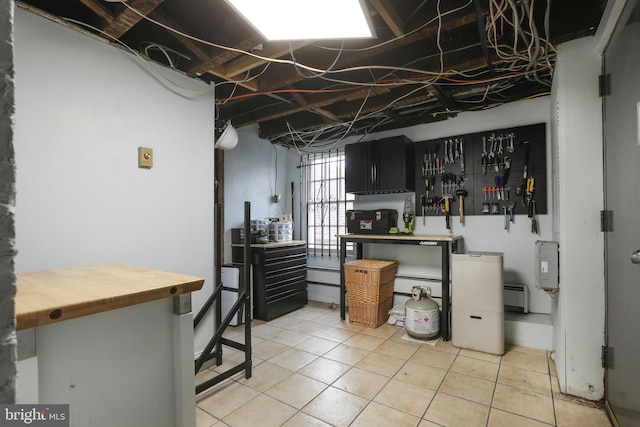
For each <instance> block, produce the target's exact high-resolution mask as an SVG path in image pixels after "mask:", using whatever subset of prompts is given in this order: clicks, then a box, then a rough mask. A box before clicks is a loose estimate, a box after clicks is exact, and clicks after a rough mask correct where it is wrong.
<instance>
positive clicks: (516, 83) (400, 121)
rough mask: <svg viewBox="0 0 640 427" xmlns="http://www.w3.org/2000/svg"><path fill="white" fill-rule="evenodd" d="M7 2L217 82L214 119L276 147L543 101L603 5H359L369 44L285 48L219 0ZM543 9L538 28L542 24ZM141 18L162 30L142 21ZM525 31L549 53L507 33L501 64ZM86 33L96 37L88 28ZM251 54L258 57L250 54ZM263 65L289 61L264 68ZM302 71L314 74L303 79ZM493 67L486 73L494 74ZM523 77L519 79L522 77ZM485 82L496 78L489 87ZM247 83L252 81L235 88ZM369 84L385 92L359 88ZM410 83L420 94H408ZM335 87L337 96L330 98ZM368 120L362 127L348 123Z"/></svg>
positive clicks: (387, 1)
mask: <svg viewBox="0 0 640 427" xmlns="http://www.w3.org/2000/svg"><path fill="white" fill-rule="evenodd" d="M16 4H17V5H20V4H26V5H27V7H26V8H28V9H29V10H33V11H35V10H37V9H41V10H42V11H43V13H44V14H46V15H43V16H48V17H60V21H59V22H65V25H70V24H69V22H71V21H69V20H68V21H64V19H63V17H67V18H71V20H75V21H78V22H84V23H86V24H87V25H86V27H85V26H81V25H79V26H81V27H82V31H83V32H84V33H92V32H93V33H95V35H96V36H97V37H102V38H104V34H103V33H101V32H100V31H104V32H105V33H106V34H108V35H110V36H111V37H115V38H117V39H118V41H119V42H120V43H124V44H126V45H128V46H129V47H130V48H131V49H137V50H140V51H141V52H142V53H143V54H146V55H150V54H151V53H152V54H153V55H154V61H156V62H160V63H162V62H163V61H166V62H167V64H168V65H170V66H171V67H173V68H175V69H177V70H179V71H183V72H185V73H186V74H187V75H188V76H190V77H193V78H198V79H201V80H204V81H205V82H207V83H211V84H215V85H217V86H216V96H217V97H218V98H219V102H218V105H217V109H218V110H217V117H219V119H220V120H222V121H226V120H232V122H233V125H234V126H235V127H242V126H246V125H250V124H258V125H259V126H260V132H261V134H262V135H263V136H265V137H268V138H270V139H272V140H274V141H278V143H285V144H286V139H287V138H288V137H289V135H290V131H289V128H288V126H287V124H288V125H290V126H293V129H292V132H291V134H295V132H296V131H302V130H319V131H322V132H325V129H329V131H327V135H329V136H332V135H335V133H334V130H333V125H336V126H337V128H342V129H348V128H350V126H349V125H350V123H352V122H353V123H354V125H353V126H352V129H353V130H354V131H355V130H358V131H359V132H365V133H368V132H371V131H379V130H383V129H390V128H393V127H399V126H410V125H412V124H416V123H422V122H429V121H435V120H442V119H446V118H447V117H448V116H449V115H450V114H451V113H452V112H453V113H455V112H456V111H466V110H478V109H482V108H487V107H492V106H495V105H497V104H500V103H504V102H510V101H514V100H518V99H522V98H524V97H528V96H532V95H533V96H536V95H538V94H541V93H546V92H548V85H550V81H551V72H552V70H553V67H554V63H555V62H554V61H555V57H554V53H555V52H554V48H555V46H556V45H557V43H559V42H564V41H567V40H571V39H574V38H578V37H582V36H586V35H590V34H593V33H594V32H595V30H596V28H597V25H598V22H599V19H600V17H601V16H602V12H603V11H604V7H605V5H606V0H582V1H581V2H580V4H579V6H576V5H574V4H573V3H572V2H552V1H545V2H532V1H530V2H511V1H509V2H503V1H499V0H473V1H469V0H448V1H447V2H440V3H436V2H424V1H419V2H398V1H393V0H367V2H365V3H364V4H366V5H367V7H368V8H369V12H370V16H371V21H372V22H373V24H374V25H375V28H376V33H377V37H378V38H377V39H375V40H362V39H360V40H345V41H334V42H329V41H324V42H314V41H310V40H307V41H294V42H291V45H290V44H289V43H267V42H266V41H265V40H263V39H262V37H261V36H260V35H259V34H258V33H257V32H256V31H255V30H254V29H253V28H252V27H251V26H249V25H247V24H246V22H245V21H244V20H243V19H242V18H241V17H240V16H238V15H237V13H236V12H235V11H234V10H233V9H231V8H230V7H229V5H228V4H227V3H226V1H225V0H128V2H127V3H125V4H122V3H120V2H105V1H103V0H57V1H51V0H17V1H16ZM490 4H492V7H493V9H494V12H495V11H496V8H502V10H501V11H500V12H499V13H494V14H493V15H490V14H488V11H489V5H490ZM549 8H550V9H549ZM132 9H133V10H132ZM478 9H479V10H478ZM516 9H517V12H518V14H519V16H529V15H530V16H531V17H532V19H531V20H529V19H527V20H523V21H522V22H521V28H520V29H519V31H518V32H516V31H515V29H514V28H513V24H512V22H511V19H510V18H511V16H512V14H513V13H514V11H515V10H516ZM134 10H135V11H134ZM136 11H137V12H136ZM549 11H550V13H549V20H548V23H549V25H548V26H547V25H546V24H545V15H546V14H547V12H549ZM146 17H149V18H150V19H153V20H154V21H156V22H157V23H160V24H161V25H156V24H153V23H150V22H147V19H146ZM54 19H55V18H54ZM310 19H313V17H310ZM498 21H500V22H498ZM529 26H533V27H535V28H536V31H535V33H536V34H538V37H539V40H537V41H538V42H540V46H541V48H547V47H549V46H548V44H547V43H546V42H545V41H543V40H542V39H543V38H549V39H550V41H551V43H552V46H551V47H549V49H548V50H547V51H545V52H543V54H542V55H538V57H537V58H533V59H530V60H527V58H528V57H531V56H532V55H531V53H532V51H531V49H530V48H529V45H528V43H527V42H526V40H520V39H522V37H518V36H516V37H515V39H516V42H517V43H516V46H515V50H516V51H517V52H515V51H514V52H513V55H514V57H516V58H523V59H517V60H507V61H504V60H502V58H504V56H505V54H506V56H509V55H510V52H499V51H500V49H503V50H505V49H509V48H510V47H511V46H513V45H514V35H515V34H524V38H525V39H527V38H530V37H531V35H532V34H533V33H532V32H530V31H529V32H528V31H527V30H526V29H525V27H526V28H529ZM92 27H96V28H99V29H100V30H97V31H92V30H91V29H90V28H92ZM169 28H171V29H175V30H177V31H179V32H182V33H184V35H182V34H179V33H176V32H174V31H170V30H169ZM490 29H496V30H497V32H498V34H497V37H498V40H499V42H500V44H503V45H504V46H502V47H497V46H495V45H493V44H491V43H488V42H487V39H489V41H492V40H490V39H491V37H484V36H485V34H484V31H487V30H490ZM489 35H490V36H493V34H492V33H491V34H489ZM188 36H193V37H194V38H197V40H205V42H204V43H203V42H200V41H196V40H194V39H191V38H190V37H188ZM105 40H106V41H107V42H109V43H113V42H114V41H113V39H111V38H106V39H105ZM144 42H148V43H152V44H156V50H153V51H147V50H146V49H145V47H144V45H145V43H144ZM505 46H506V47H505ZM260 47H262V49H258V48H260ZM158 49H160V50H162V49H165V52H164V57H163V55H159V56H156V55H157V50H158ZM142 50H144V51H142ZM252 51H253V52H255V53H256V54H259V56H261V57H262V58H256V57H252V56H251V55H249V54H248V53H249V52H252ZM182 53H184V54H186V55H185V56H183V55H182ZM548 55H549V56H548ZM173 58H175V59H176V60H175V61H174V60H173ZM271 59H290V60H294V59H295V60H294V61H291V62H288V63H287V64H282V63H272V64H270V65H269V66H268V67H266V64H267V62H268V61H270V60H271ZM528 61H531V62H528ZM278 62H280V61H278ZM305 66H308V67H312V68H314V69H315V70H316V71H315V72H311V71H305ZM378 66H382V67H385V68H384V69H380V68H376V67H378ZM491 68H495V72H494V73H493V74H492V73H490V69H491ZM453 70H455V71H453ZM525 70H527V72H528V73H529V75H528V76H527V78H525V77H523V76H522V75H521V74H520V72H521V71H525ZM336 71H337V72H339V73H336ZM440 71H445V72H446V73H441V72H440ZM534 71H535V73H536V74H534ZM492 75H496V76H498V77H500V78H501V79H502V80H491V79H490V77H491V76H492ZM246 78H250V79H251V80H250V81H246V82H245V81H242V80H245V79H246ZM336 80H340V81H342V83H340V84H338V83H337V82H336ZM417 80H421V82H418V81H417ZM374 82H375V83H376V84H379V83H383V84H393V85H394V86H380V87H373V88H371V89H370V88H369V87H366V86H365V87H362V86H364V85H368V84H371V83H374ZM222 83H232V84H222ZM418 84H424V85H425V87H424V88H420V90H418V91H416V93H412V91H413V90H416V89H417V88H418V87H419V86H417V85H418ZM395 85H400V86H395ZM430 85H431V86H430ZM335 89H338V90H340V92H331V93H329V92H328V91H329V90H335ZM366 115H368V116H367V117H366V119H365V120H358V121H356V122H354V119H356V118H362V117H364V116H366ZM289 142H290V141H289Z"/></svg>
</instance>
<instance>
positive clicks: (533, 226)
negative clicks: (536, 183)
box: [531, 200, 538, 234]
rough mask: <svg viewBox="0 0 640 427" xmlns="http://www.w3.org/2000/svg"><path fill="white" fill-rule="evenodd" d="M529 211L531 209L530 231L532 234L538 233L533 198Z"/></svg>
mask: <svg viewBox="0 0 640 427" xmlns="http://www.w3.org/2000/svg"><path fill="white" fill-rule="evenodd" d="M531 211H532V215H531V232H532V233H533V234H538V220H537V218H536V201H535V200H532V201H531Z"/></svg>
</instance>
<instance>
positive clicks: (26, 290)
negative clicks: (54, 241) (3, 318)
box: [15, 264, 204, 330]
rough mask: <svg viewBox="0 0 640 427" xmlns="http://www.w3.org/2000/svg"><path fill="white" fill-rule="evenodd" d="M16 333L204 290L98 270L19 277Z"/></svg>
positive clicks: (141, 272) (140, 272)
mask: <svg viewBox="0 0 640 427" xmlns="http://www.w3.org/2000/svg"><path fill="white" fill-rule="evenodd" d="M16 276H17V285H18V292H17V295H16V299H15V305H16V321H17V325H16V329H17V330H21V329H27V328H33V327H35V326H41V325H46V324H49V323H53V322H60V321H62V320H68V319H73V318H76V317H80V316H86V315H89V314H94V313H100V312H103V311H108V310H114V309H117V308H121V307H127V306H131V305H135V304H142V303H145V302H149V301H153V300H157V299H162V298H168V297H172V296H176V295H180V294H185V293H188V292H193V291H197V290H199V289H201V288H202V285H203V284H204V279H202V278H199V277H193V276H185V275H182V274H176V273H167V272H164V271H158V270H149V269H146V268H141V267H132V266H128V265H122V264H99V265H90V266H83V267H73V268H64V269H56V270H44V271H36V272H33V273H20V274H17V275H16Z"/></svg>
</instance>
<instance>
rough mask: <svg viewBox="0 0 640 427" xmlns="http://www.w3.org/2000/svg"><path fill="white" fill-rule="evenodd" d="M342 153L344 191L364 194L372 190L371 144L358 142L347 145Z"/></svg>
mask: <svg viewBox="0 0 640 427" xmlns="http://www.w3.org/2000/svg"><path fill="white" fill-rule="evenodd" d="M344 154H345V179H344V181H345V190H346V192H347V193H353V194H364V193H366V192H370V191H372V190H373V189H372V187H371V184H372V174H373V169H372V167H371V144H370V143H369V142H360V143H356V144H350V145H347V146H346V147H345V148H344Z"/></svg>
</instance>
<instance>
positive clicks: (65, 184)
mask: <svg viewBox="0 0 640 427" xmlns="http://www.w3.org/2000/svg"><path fill="white" fill-rule="evenodd" d="M15 67H16V127H15V141H16V144H15V147H16V162H17V171H18V173H17V203H16V235H17V239H16V246H17V249H18V256H17V258H16V271H17V272H26V271H34V270H41V269H50V268H62V267H69V266H77V265H82V264H93V263H103V262H119V263H124V264H132V265H139V266H142V267H147V268H154V269H160V270H166V271H173V272H177V273H184V274H189V275H194V276H199V277H203V278H205V285H204V288H203V290H201V291H199V292H196V293H194V294H193V302H194V311H197V310H198V309H199V308H200V306H202V304H203V303H204V301H205V300H206V298H207V296H208V295H209V294H210V293H211V290H212V276H213V194H214V185H213V155H214V153H213V93H212V92H211V91H207V90H208V86H206V85H205V84H204V83H202V82H197V81H194V80H192V79H189V78H187V77H185V76H183V75H181V74H178V73H176V72H173V71H171V70H168V69H166V68H164V67H160V66H157V65H155V66H153V69H154V70H156V71H157V72H161V73H162V75H164V76H165V77H166V78H168V79H170V80H171V81H173V82H177V83H178V84H180V85H182V86H184V87H187V88H189V90H184V89H179V88H176V87H173V86H169V85H168V83H167V82H166V81H165V80H163V79H161V78H159V77H158V75H157V74H152V73H150V72H149V68H148V67H149V65H145V64H142V63H141V62H140V60H138V59H136V58H134V57H133V56H132V55H130V54H129V53H127V52H124V51H122V50H120V49H116V48H113V47H111V46H109V45H106V44H103V43H101V42H98V41H96V40H94V39H92V38H89V37H87V36H86V35H83V34H80V33H77V32H75V31H73V30H70V29H68V28H65V27H63V26H61V25H59V24H57V23H53V22H51V21H48V20H46V19H43V18H41V17H39V16H36V15H33V14H31V13H29V12H26V11H24V10H22V9H20V8H16V25H15ZM191 90H195V91H207V92H206V93H204V94H201V95H196V94H194V93H192V92H191ZM139 146H145V147H151V148H153V150H154V157H155V159H154V166H153V168H152V169H150V170H145V169H139V168H138V167H137V147H139ZM210 317H211V319H209V320H210V322H207V325H206V326H205V328H207V329H208V330H204V329H203V330H199V331H198V333H197V335H196V343H195V350H196V351H199V350H201V349H202V348H204V346H205V345H206V342H207V341H208V339H209V338H210V336H211V335H212V331H213V320H212V316H210ZM167 333H170V330H168V331H167Z"/></svg>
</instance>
